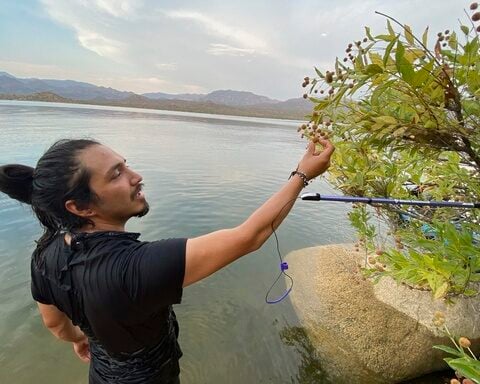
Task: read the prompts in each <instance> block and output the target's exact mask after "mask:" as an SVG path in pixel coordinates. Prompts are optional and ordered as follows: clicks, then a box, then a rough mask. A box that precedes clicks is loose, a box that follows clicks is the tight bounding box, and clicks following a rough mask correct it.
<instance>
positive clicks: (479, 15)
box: [470, 3, 480, 32]
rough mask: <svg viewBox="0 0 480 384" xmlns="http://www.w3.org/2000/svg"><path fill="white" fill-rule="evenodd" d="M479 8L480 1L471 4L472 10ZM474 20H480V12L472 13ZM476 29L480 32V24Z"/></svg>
mask: <svg viewBox="0 0 480 384" xmlns="http://www.w3.org/2000/svg"><path fill="white" fill-rule="evenodd" d="M477 8H478V3H472V4H470V10H471V11H476V10H477ZM472 21H473V22H475V23H476V22H477V21H480V12H478V11H477V12H474V13H473V15H472ZM476 30H477V32H480V25H477V27H476Z"/></svg>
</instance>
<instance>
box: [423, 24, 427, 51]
mask: <svg viewBox="0 0 480 384" xmlns="http://www.w3.org/2000/svg"><path fill="white" fill-rule="evenodd" d="M422 43H423V45H424V46H425V47H426V46H427V45H428V27H427V28H425V31H424V32H423V35H422Z"/></svg>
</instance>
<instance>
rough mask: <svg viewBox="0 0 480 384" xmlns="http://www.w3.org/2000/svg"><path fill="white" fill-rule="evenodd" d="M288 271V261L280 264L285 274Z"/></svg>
mask: <svg viewBox="0 0 480 384" xmlns="http://www.w3.org/2000/svg"><path fill="white" fill-rule="evenodd" d="M286 269H288V263H287V262H286V261H284V262H282V263H281V264H280V270H281V271H282V272H283V271H285V270H286Z"/></svg>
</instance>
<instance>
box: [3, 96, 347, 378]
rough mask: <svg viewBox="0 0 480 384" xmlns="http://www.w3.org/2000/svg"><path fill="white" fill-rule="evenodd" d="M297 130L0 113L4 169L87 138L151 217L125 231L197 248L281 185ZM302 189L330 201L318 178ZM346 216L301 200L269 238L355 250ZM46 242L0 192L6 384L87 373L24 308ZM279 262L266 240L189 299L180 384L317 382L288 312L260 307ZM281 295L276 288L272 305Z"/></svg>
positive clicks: (135, 114)
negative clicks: (35, 253) (103, 148)
mask: <svg viewBox="0 0 480 384" xmlns="http://www.w3.org/2000/svg"><path fill="white" fill-rule="evenodd" d="M297 126H298V122H292V121H286V120H274V119H257V118H245V117H230V116H215V115H205V114H193V113H179V112H167V111H151V110H138V109H130V108H115V107H92V106H80V105H78V106H77V105H71V104H49V103H38V102H14V101H0V164H5V163H23V164H27V165H32V166H34V165H35V163H36V161H37V159H38V158H39V157H40V156H41V154H42V153H43V152H44V151H45V150H46V149H47V148H48V146H49V145H50V144H52V143H53V142H54V141H55V140H57V139H60V138H78V137H93V138H95V139H98V140H100V141H101V142H102V143H104V144H106V145H108V146H111V147H112V148H114V149H115V150H116V151H117V152H119V153H120V154H122V155H123V156H124V157H126V158H127V160H128V162H129V164H130V166H131V167H132V168H133V169H134V170H136V171H138V172H139V173H141V174H142V176H143V177H144V181H145V192H146V196H147V199H148V201H149V203H150V206H151V210H150V213H149V214H148V215H147V216H146V217H144V218H142V219H134V220H132V221H131V222H130V223H129V224H128V226H127V230H130V231H138V232H141V233H142V239H143V240H156V239H160V238H168V237H194V236H198V235H201V234H204V233H208V232H211V231H214V230H217V229H221V228H226V227H232V226H236V225H238V224H240V223H241V222H242V221H243V220H245V219H246V218H247V217H248V216H249V215H250V214H251V213H252V212H253V211H254V210H255V209H256V208H257V207H258V206H260V205H261V204H262V203H263V202H264V201H266V200H267V199H268V198H269V197H270V196H271V195H272V194H273V193H274V192H276V191H277V190H278V189H279V188H280V187H281V186H282V185H283V183H285V181H286V179H287V177H288V175H289V173H290V171H291V170H292V169H294V168H295V167H296V165H297V162H298V161H299V159H300V158H301V156H302V155H303V153H304V149H305V145H306V143H305V142H304V141H303V140H301V139H300V138H299V135H298V134H297V132H296V127H297ZM307 191H315V192H321V193H330V194H331V193H335V192H334V191H333V190H332V189H331V188H330V187H329V186H328V184H326V183H325V182H324V181H323V180H322V179H320V180H317V181H315V182H313V183H312V184H311V185H310V186H309V187H308V188H307ZM349 208H350V207H349V206H348V205H344V204H339V203H337V204H335V203H325V202H322V203H317V202H303V201H299V202H297V204H296V205H295V207H294V208H293V210H292V212H291V214H290V215H289V216H288V217H287V219H286V220H285V221H284V223H283V224H282V226H281V227H280V229H279V230H278V231H277V234H278V238H279V242H280V250H281V253H282V255H286V254H287V253H288V252H290V251H292V250H295V249H299V248H304V247H311V246H316V245H321V244H330V243H344V242H351V241H352V240H353V239H354V235H353V231H352V229H351V228H350V227H349V224H348V220H347V216H346V213H347V211H348V210H349ZM40 233H41V230H40V227H39V225H38V224H37V222H36V220H35V219H34V217H33V215H32V213H31V211H30V209H29V207H28V206H23V205H21V204H19V203H17V202H15V201H13V200H11V199H8V198H7V197H6V196H5V195H3V194H0V383H16V384H23V383H33V382H35V383H39V384H43V383H44V384H47V383H48V384H64V383H87V371H88V366H87V365H86V364H83V363H81V362H80V360H78V359H77V357H76V356H75V355H74V353H73V350H72V348H71V346H70V345H69V344H68V343H65V342H60V341H57V340H56V339H55V338H54V337H53V336H52V335H51V334H50V333H49V332H48V331H47V330H46V329H45V328H44V326H43V325H42V323H41V320H40V317H39V314H38V310H37V307H36V305H35V303H34V302H33V300H32V298H31V296H30V279H29V265H30V254H31V252H32V250H33V248H34V240H35V239H37V238H38V237H39V235H40ZM278 264H279V258H278V255H277V252H276V246H275V241H274V238H273V236H272V238H270V239H269V240H268V242H267V243H266V244H265V245H264V246H263V247H262V248H261V249H260V250H258V251H257V252H255V253H253V254H251V255H248V256H246V257H244V258H242V259H240V260H238V261H237V262H235V263H233V264H232V265H230V266H228V267H227V268H225V269H224V270H222V271H219V272H217V273H216V274H215V275H213V276H211V277H209V278H208V279H205V280H203V281H201V282H199V283H197V284H194V285H192V286H190V287H188V288H186V289H185V290H184V297H183V303H182V304H181V305H178V306H176V307H175V310H176V313H177V316H178V318H179V322H180V344H181V346H182V349H183V351H184V357H183V358H182V359H181V369H182V373H181V380H182V384H210V383H219V384H230V383H231V384H244V383H299V382H301V383H307V382H308V383H319V382H320V381H319V378H320V377H322V376H323V374H322V372H321V366H319V365H318V364H313V365H312V359H314V357H312V356H311V351H309V349H308V345H305V343H302V342H300V343H297V342H293V341H292V340H291V339H289V337H290V336H288V335H290V334H291V332H290V333H289V332H288V331H289V329H291V328H290V327H292V326H294V325H296V324H295V313H294V311H293V309H292V306H291V303H290V302H289V301H288V299H287V300H284V301H282V302H281V303H279V304H276V305H269V304H266V303H265V294H266V292H267V290H268V288H269V287H270V285H271V284H272V283H273V281H274V280H275V278H276V277H277V275H278ZM284 289H285V282H284V281H283V280H281V281H280V287H279V289H277V291H275V292H274V294H277V295H279V294H281V293H282V290H284ZM294 289H295V288H294ZM297 341H298V340H297ZM316 363H318V362H316ZM300 378H301V379H300Z"/></svg>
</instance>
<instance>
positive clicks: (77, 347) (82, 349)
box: [72, 338, 90, 363]
mask: <svg viewBox="0 0 480 384" xmlns="http://www.w3.org/2000/svg"><path fill="white" fill-rule="evenodd" d="M72 344H73V350H74V351H75V353H76V354H77V356H78V358H79V359H80V360H82V361H83V362H84V363H89V362H90V347H89V345H88V339H87V338H85V339H83V340H81V341H77V342H75V343H72Z"/></svg>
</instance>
